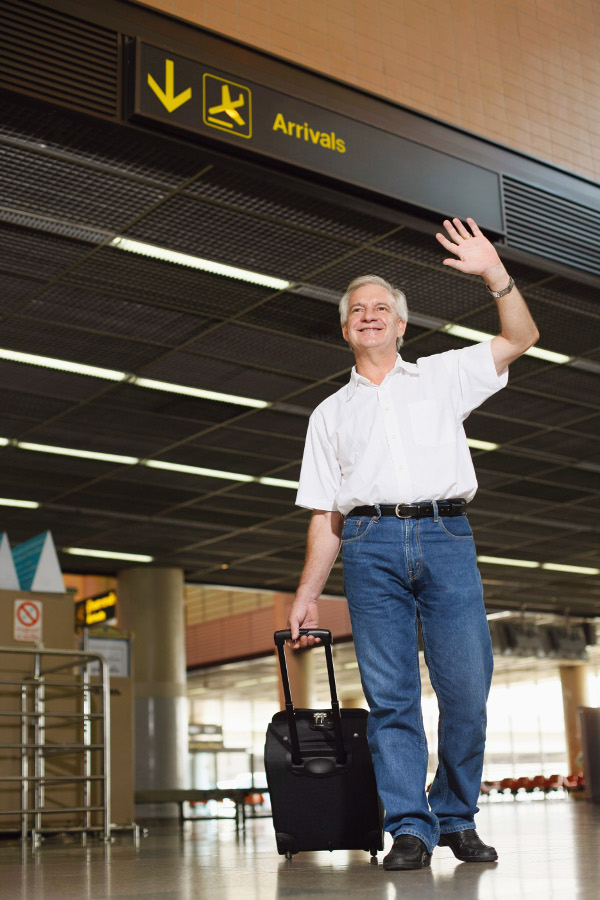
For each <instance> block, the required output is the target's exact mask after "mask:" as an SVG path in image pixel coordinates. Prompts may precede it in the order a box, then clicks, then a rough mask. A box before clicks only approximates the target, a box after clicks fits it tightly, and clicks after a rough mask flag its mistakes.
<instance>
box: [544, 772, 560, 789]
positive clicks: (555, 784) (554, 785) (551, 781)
mask: <svg viewBox="0 0 600 900" xmlns="http://www.w3.org/2000/svg"><path fill="white" fill-rule="evenodd" d="M562 786H563V776H562V775H550V777H549V778H546V786H545V790H546V791H560V789H561V788H562Z"/></svg>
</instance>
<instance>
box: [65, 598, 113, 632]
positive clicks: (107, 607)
mask: <svg viewBox="0 0 600 900" xmlns="http://www.w3.org/2000/svg"><path fill="white" fill-rule="evenodd" d="M116 609H117V595H116V593H115V592H114V591H110V592H109V593H108V594H101V595H100V596H98V597H88V599H87V600H79V601H78V602H77V603H76V604H75V625H76V627H77V629H78V630H80V629H81V628H83V627H84V626H86V625H94V624H96V623H97V622H105V621H106V619H113V618H114V617H115V615H116Z"/></svg>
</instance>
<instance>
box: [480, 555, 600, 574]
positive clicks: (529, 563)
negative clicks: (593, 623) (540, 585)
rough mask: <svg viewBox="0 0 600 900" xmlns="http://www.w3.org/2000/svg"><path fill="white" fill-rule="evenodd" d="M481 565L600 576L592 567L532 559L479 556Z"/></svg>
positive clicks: (598, 571) (598, 570) (599, 572)
mask: <svg viewBox="0 0 600 900" xmlns="http://www.w3.org/2000/svg"><path fill="white" fill-rule="evenodd" d="M477 561H478V562H481V563H493V564H494V565H499V566H520V567H521V568H523V569H546V570H547V571H549V572H572V573H574V574H575V575H600V569H595V568H592V567H590V566H570V565H567V564H566V563H539V562H534V560H532V559H505V558H504V557H502V556H478V557H477Z"/></svg>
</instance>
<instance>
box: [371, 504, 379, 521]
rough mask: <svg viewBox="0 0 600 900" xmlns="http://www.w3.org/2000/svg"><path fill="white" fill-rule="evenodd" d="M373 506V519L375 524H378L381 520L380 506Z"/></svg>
mask: <svg viewBox="0 0 600 900" xmlns="http://www.w3.org/2000/svg"><path fill="white" fill-rule="evenodd" d="M373 506H374V507H375V513H376V515H375V516H374V517H373V519H374V521H375V522H379V520H380V518H381V506H380V505H379V503H374V504H373Z"/></svg>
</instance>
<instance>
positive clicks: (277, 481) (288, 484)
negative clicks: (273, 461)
mask: <svg viewBox="0 0 600 900" xmlns="http://www.w3.org/2000/svg"><path fill="white" fill-rule="evenodd" d="M254 481H256V482H257V483H258V484H267V485H270V486H271V487H283V488H292V489H293V490H297V489H298V485H299V484H300V482H299V481H287V479H285V478H255V479H254Z"/></svg>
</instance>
